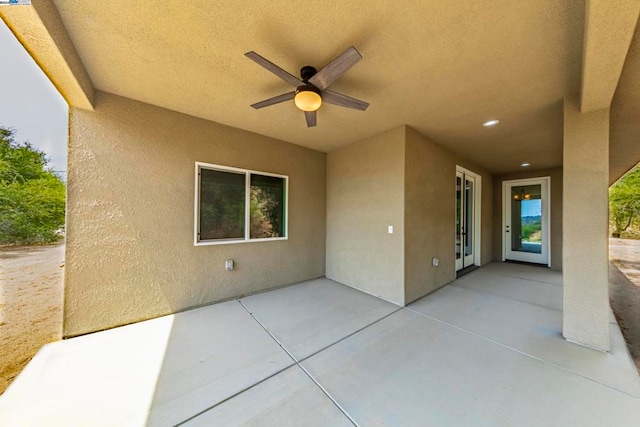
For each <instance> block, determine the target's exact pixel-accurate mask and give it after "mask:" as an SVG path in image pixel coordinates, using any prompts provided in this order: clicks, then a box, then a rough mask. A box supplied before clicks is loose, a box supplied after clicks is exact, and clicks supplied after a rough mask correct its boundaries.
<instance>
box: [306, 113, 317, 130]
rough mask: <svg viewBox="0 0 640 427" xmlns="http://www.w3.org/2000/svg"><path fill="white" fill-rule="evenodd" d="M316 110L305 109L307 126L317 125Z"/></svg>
mask: <svg viewBox="0 0 640 427" xmlns="http://www.w3.org/2000/svg"><path fill="white" fill-rule="evenodd" d="M316 117H317V114H316V111H305V112H304V118H305V119H307V127H308V128H312V127H314V126H315V125H316Z"/></svg>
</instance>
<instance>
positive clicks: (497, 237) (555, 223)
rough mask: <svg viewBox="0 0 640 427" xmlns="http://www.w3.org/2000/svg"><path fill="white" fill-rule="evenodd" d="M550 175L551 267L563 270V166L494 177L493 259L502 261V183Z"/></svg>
mask: <svg viewBox="0 0 640 427" xmlns="http://www.w3.org/2000/svg"><path fill="white" fill-rule="evenodd" d="M547 176H548V177H550V180H551V188H550V195H551V212H550V215H549V222H550V224H549V225H550V231H551V239H550V240H551V242H550V243H551V245H550V247H549V249H550V251H551V269H552V270H557V271H562V168H553V169H540V170H524V171H518V172H513V173H508V174H502V175H496V176H494V177H493V195H494V197H493V211H494V212H495V215H494V216H493V259H494V260H495V261H502V246H503V244H504V239H503V234H502V215H503V213H502V212H503V210H502V209H503V207H502V197H503V194H502V191H503V189H502V183H503V182H504V181H510V180H514V179H528V178H540V177H547Z"/></svg>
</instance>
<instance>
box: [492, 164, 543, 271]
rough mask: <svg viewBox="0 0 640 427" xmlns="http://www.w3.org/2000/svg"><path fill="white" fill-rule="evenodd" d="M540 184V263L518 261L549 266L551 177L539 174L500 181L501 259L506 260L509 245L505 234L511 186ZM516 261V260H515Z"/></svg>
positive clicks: (508, 236) (508, 239)
mask: <svg viewBox="0 0 640 427" xmlns="http://www.w3.org/2000/svg"><path fill="white" fill-rule="evenodd" d="M536 184H540V185H541V192H542V195H541V197H542V233H543V234H542V239H543V240H542V245H543V247H542V254H541V255H542V261H543V262H541V263H539V262H536V261H527V260H525V259H521V260H519V261H525V262H534V263H539V264H546V265H547V267H551V224H550V223H551V221H550V220H549V216H550V213H551V177H549V176H541V177H536V178H528V179H514V180H509V181H503V182H502V232H501V233H502V261H506V260H507V247H508V245H509V247H510V245H511V240H510V239H511V236H510V235H508V234H507V232H506V229H507V217H508V215H509V213H510V209H511V191H509V189H510V188H511V187H518V186H522V185H536ZM516 261H518V260H516Z"/></svg>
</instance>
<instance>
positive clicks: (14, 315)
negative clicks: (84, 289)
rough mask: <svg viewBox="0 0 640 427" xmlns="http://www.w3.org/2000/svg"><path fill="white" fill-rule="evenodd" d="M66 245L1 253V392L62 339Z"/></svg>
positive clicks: (1, 250) (0, 251) (2, 251)
mask: <svg viewBox="0 0 640 427" xmlns="http://www.w3.org/2000/svg"><path fill="white" fill-rule="evenodd" d="M63 272H64V244H62V243H61V244H56V245H50V246H21V247H4V248H0V393H2V392H4V391H5V389H6V388H7V387H8V386H9V384H11V381H13V379H14V378H15V377H16V376H17V375H18V374H19V373H20V371H21V370H22V368H24V366H25V365H26V364H27V363H28V362H29V361H30V360H31V358H32V357H33V356H34V355H35V354H36V352H37V351H38V350H39V349H40V347H42V346H43V345H44V344H46V343H49V342H53V341H57V340H60V339H61V338H62V301H63V289H64V288H63Z"/></svg>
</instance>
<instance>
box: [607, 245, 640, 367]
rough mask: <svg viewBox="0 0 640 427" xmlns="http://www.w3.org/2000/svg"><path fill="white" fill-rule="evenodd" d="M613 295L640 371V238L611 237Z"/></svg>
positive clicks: (632, 354)
mask: <svg viewBox="0 0 640 427" xmlns="http://www.w3.org/2000/svg"><path fill="white" fill-rule="evenodd" d="M609 259H610V261H611V262H612V263H613V264H614V265H613V266H611V267H610V268H609V279H610V280H609V283H610V287H609V298H610V300H611V308H612V309H613V313H614V314H615V316H616V319H617V320H618V324H619V325H620V329H621V330H622V334H623V335H624V338H625V340H626V341H627V345H628V346H629V351H630V352H631V356H632V357H633V360H634V362H635V363H636V366H637V367H638V371H640V240H629V239H614V238H611V239H609Z"/></svg>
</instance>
